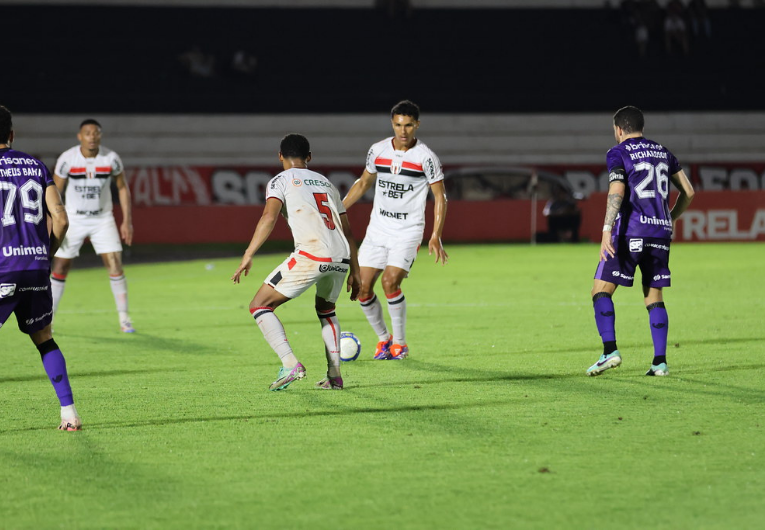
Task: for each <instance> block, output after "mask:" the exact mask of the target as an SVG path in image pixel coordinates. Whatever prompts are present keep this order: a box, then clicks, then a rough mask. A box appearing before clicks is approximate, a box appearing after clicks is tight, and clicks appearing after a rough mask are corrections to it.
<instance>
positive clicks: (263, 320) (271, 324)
mask: <svg viewBox="0 0 765 530" xmlns="http://www.w3.org/2000/svg"><path fill="white" fill-rule="evenodd" d="M250 313H252V317H253V318H254V319H255V322H256V323H257V324H258V327H259V328H260V331H262V332H263V338H265V339H266V342H267V343H268V345H269V346H271V349H272V350H274V351H275V352H276V355H278V356H279V359H281V360H282V365H283V366H284V367H285V368H290V369H292V368H295V365H297V363H298V360H297V357H295V354H294V353H292V347H291V346H290V343H289V341H288V340H287V334H286V333H285V332H284V326H283V325H282V322H281V320H279V317H277V316H276V315H274V311H273V309H271V308H270V307H256V308H255V309H251V310H250Z"/></svg>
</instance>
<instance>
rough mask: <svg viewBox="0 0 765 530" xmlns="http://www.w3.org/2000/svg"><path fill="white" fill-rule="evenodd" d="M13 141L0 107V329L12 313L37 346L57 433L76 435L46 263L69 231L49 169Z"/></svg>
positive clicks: (7, 114) (76, 419) (6, 113)
mask: <svg viewBox="0 0 765 530" xmlns="http://www.w3.org/2000/svg"><path fill="white" fill-rule="evenodd" d="M13 137H14V134H13V122H12V116H11V113H10V111H9V110H8V109H7V108H5V107H3V106H0V215H1V216H2V217H0V328H2V327H3V324H5V322H6V321H7V320H8V317H10V316H11V313H16V321H17V323H18V326H19V329H20V330H21V331H22V332H23V333H26V334H27V335H29V337H30V338H31V339H32V342H34V344H35V346H37V349H38V350H39V352H40V355H41V357H42V363H43V367H44V368H45V372H46V373H47V374H48V377H49V378H50V381H51V383H52V384H53V388H54V390H55V391H56V395H57V396H58V399H59V402H60V403H61V423H60V424H59V427H58V428H59V429H61V430H64V431H78V430H80V429H81V428H82V420H80V416H79V415H78V414H77V409H75V407H74V399H73V397H72V388H71V386H70V385H69V376H68V375H67V371H66V361H65V360H64V355H63V354H62V353H61V350H60V349H59V347H58V345H57V344H56V341H54V340H53V337H52V335H51V320H52V318H53V300H52V298H51V292H50V278H49V275H50V257H51V256H52V255H53V254H54V253H55V252H56V249H58V247H59V245H60V244H61V240H62V239H63V238H64V235H65V234H66V231H67V229H68V228H69V218H68V216H67V214H66V209H65V208H64V204H63V202H62V200H61V195H60V194H59V192H58V189H56V186H55V185H54V183H53V177H51V174H50V172H49V171H48V168H47V167H45V165H44V164H43V163H42V162H40V161H39V160H37V159H35V158H33V157H31V156H29V155H28V154H26V153H22V152H21V151H16V150H15V149H12V148H11V143H12V142H13ZM48 217H50V225H51V228H52V234H51V235H49V234H48Z"/></svg>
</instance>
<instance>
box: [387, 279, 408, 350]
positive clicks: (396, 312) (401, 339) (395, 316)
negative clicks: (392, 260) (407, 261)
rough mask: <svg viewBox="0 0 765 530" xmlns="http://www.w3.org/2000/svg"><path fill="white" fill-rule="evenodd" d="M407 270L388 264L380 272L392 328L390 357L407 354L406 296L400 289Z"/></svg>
mask: <svg viewBox="0 0 765 530" xmlns="http://www.w3.org/2000/svg"><path fill="white" fill-rule="evenodd" d="M408 274H409V271H407V270H405V269H401V268H399V267H395V266H393V265H388V266H387V267H385V271H384V272H383V274H382V281H381V282H382V286H383V291H385V298H386V299H387V300H388V314H389V315H390V320H391V327H392V328H393V345H392V346H391V347H390V358H391V359H405V358H406V357H407V355H409V347H408V346H407V345H406V297H404V293H403V292H402V291H401V282H403V281H404V278H406V277H407V275H408Z"/></svg>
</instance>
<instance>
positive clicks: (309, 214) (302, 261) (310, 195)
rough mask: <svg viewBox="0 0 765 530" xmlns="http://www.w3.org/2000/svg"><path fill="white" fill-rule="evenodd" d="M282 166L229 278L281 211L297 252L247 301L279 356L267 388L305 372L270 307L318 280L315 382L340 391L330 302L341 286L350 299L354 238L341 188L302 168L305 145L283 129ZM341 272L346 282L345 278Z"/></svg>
mask: <svg viewBox="0 0 765 530" xmlns="http://www.w3.org/2000/svg"><path fill="white" fill-rule="evenodd" d="M279 160H280V161H281V162H282V166H283V168H284V171H282V172H281V173H279V174H278V175H276V176H275V177H274V178H273V179H271V181H269V183H268V185H267V186H266V205H265V208H264V209H263V215H262V216H261V218H260V221H258V225H257V226H256V227H255V233H254V234H253V236H252V240H251V241H250V245H249V246H248V247H247V250H245V252H244V256H243V257H242V262H241V263H240V265H239V267H238V268H237V269H236V272H235V273H234V275H233V276H232V277H231V279H232V280H233V282H234V283H239V281H240V279H241V275H242V273H244V275H245V276H247V275H248V274H249V272H250V269H251V268H252V257H253V256H254V255H255V253H256V252H257V251H258V249H259V248H260V247H261V246H262V245H263V243H265V241H266V240H267V239H268V236H269V235H270V234H271V231H272V230H273V229H274V226H275V225H276V220H277V219H278V217H279V212H280V211H281V212H282V214H283V215H284V217H285V218H286V219H287V222H288V223H289V225H290V229H291V230H292V235H293V237H294V239H295V251H294V252H293V253H292V254H290V256H289V257H288V258H287V259H285V260H284V262H283V263H282V264H281V265H279V266H278V267H277V268H276V269H274V270H273V271H272V272H271V274H269V275H268V276H267V277H266V280H265V281H264V282H263V284H262V285H261V287H260V289H259V290H258V292H257V293H256V294H255V297H254V298H253V299H252V301H251V302H250V313H251V314H252V316H253V318H254V319H255V322H256V323H257V324H258V327H259V328H260V330H261V331H262V332H263V337H264V338H265V339H266V342H268V344H269V346H271V348H272V349H273V350H274V352H276V354H277V355H278V356H279V358H280V359H281V361H282V366H281V368H280V369H279V375H278V376H277V378H276V381H274V382H273V383H271V386H270V387H269V390H283V389H285V388H287V386H289V384H290V383H292V382H293V381H295V380H297V379H303V378H304V377H305V373H306V371H305V367H304V366H303V364H302V363H301V362H300V361H298V359H297V357H296V356H295V353H294V352H293V351H292V346H290V343H289V341H288V340H287V335H286V333H285V331H284V326H283V325H282V323H281V321H280V320H279V318H278V317H277V316H276V315H275V314H274V310H275V309H276V308H277V307H279V306H280V305H282V304H284V303H285V302H288V301H290V300H291V299H293V298H297V297H298V296H300V295H301V294H303V293H304V292H305V291H307V290H308V289H309V288H311V286H313V285H316V298H315V307H316V315H317V316H318V317H319V322H320V323H321V337H322V340H323V341H324V349H325V353H326V357H327V377H326V378H324V379H322V380H321V381H319V382H318V383H316V387H317V388H320V389H325V390H342V388H343V378H342V375H341V374H340V322H339V320H338V319H337V315H336V314H335V302H336V301H337V298H338V296H340V291H341V290H342V287H343V283H344V282H345V283H346V284H347V290H348V291H349V292H350V293H351V300H356V297H357V295H358V292H359V287H360V286H361V280H360V278H359V266H358V261H357V258H356V243H355V242H354V240H353V236H352V235H351V226H350V224H349V223H348V216H347V215H346V213H345V208H344V207H343V202H342V201H341V199H340V193H339V192H338V191H337V188H335V187H334V186H333V185H332V184H331V183H330V182H329V180H327V178H326V177H324V176H323V175H320V174H319V173H316V172H315V171H311V170H310V169H308V162H310V160H311V149H310V144H309V143H308V140H307V139H306V138H305V136H302V135H300V134H288V135H287V136H285V137H284V138H283V139H282V141H281V144H280V147H279ZM346 276H347V282H346Z"/></svg>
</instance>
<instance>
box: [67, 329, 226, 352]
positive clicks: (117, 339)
mask: <svg viewBox="0 0 765 530" xmlns="http://www.w3.org/2000/svg"><path fill="white" fill-rule="evenodd" d="M69 337H73V338H78V339H87V340H96V341H98V344H105V345H109V344H113V345H117V346H125V345H126V344H130V347H131V349H133V348H135V347H139V348H140V347H142V348H146V349H148V350H149V351H164V352H174V353H181V354H184V355H189V354H192V355H196V354H214V353H215V351H216V350H215V348H214V347H213V346H211V345H208V344H200V343H197V342H193V341H190V340H187V339H179V338H167V337H160V336H157V335H152V334H150V333H143V332H141V333H134V334H131V335H130V336H126V335H124V334H122V335H120V336H103V335H102V336H95V335H69ZM105 349H106V348H105Z"/></svg>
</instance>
